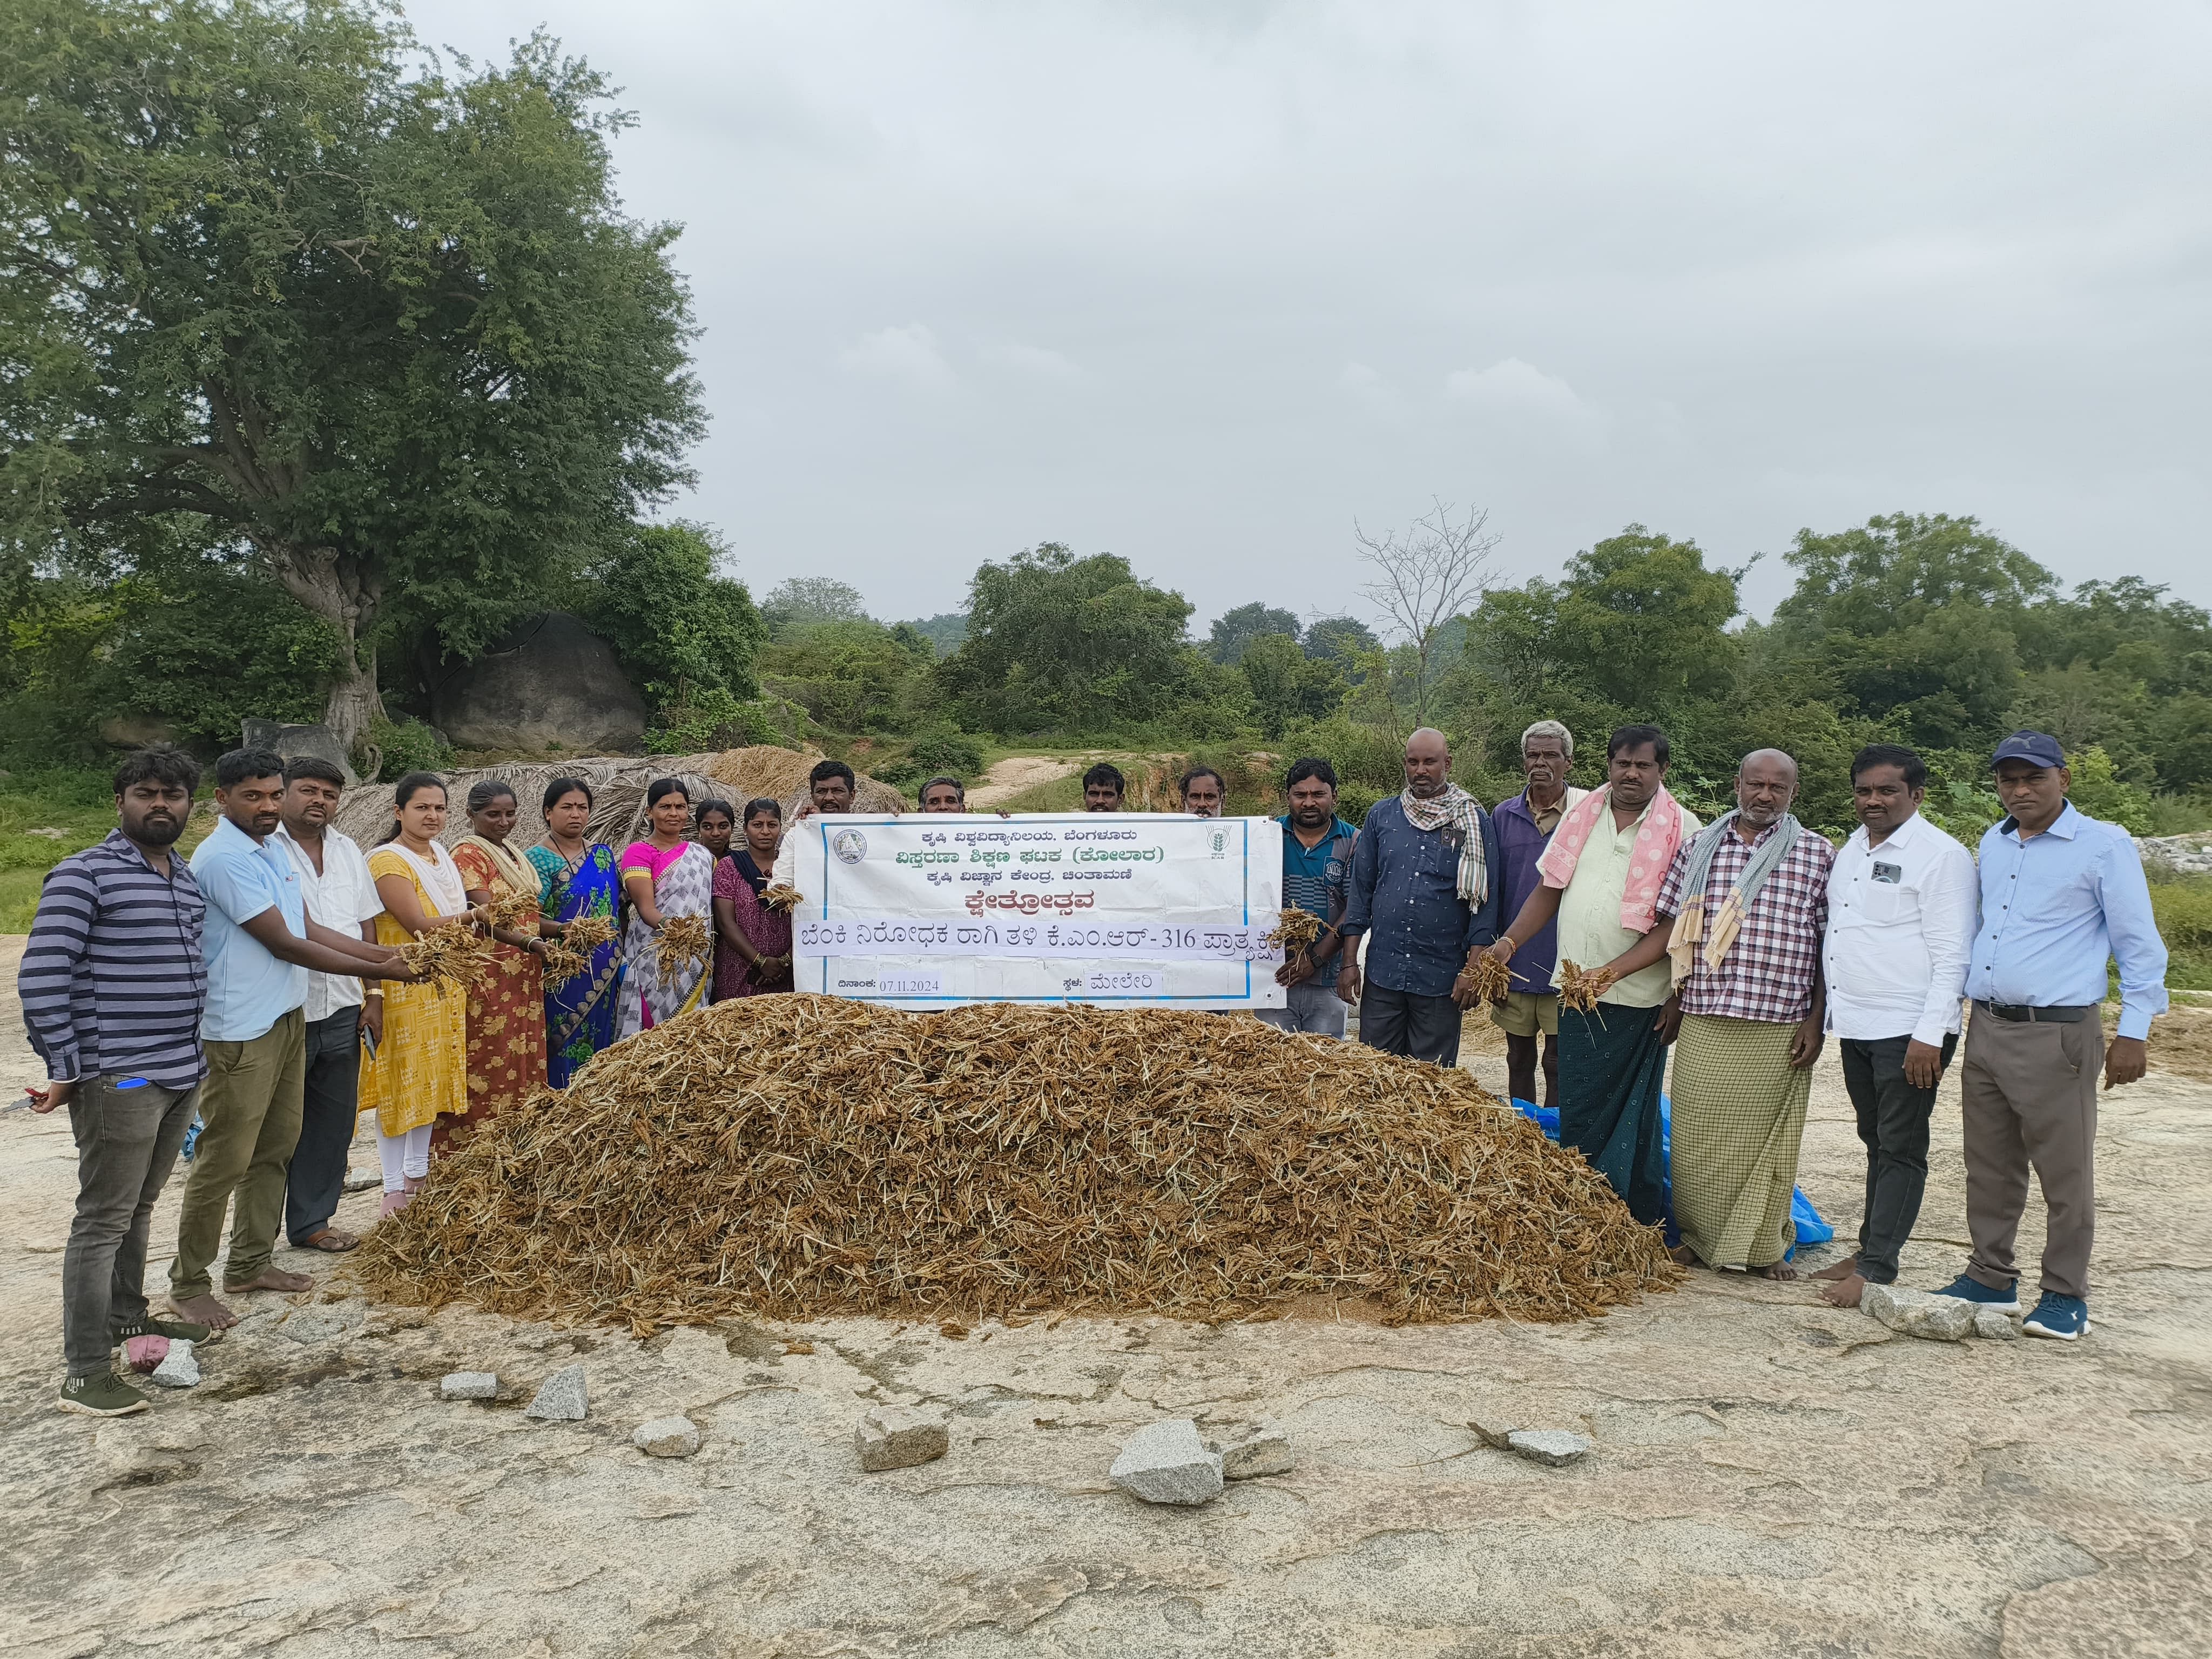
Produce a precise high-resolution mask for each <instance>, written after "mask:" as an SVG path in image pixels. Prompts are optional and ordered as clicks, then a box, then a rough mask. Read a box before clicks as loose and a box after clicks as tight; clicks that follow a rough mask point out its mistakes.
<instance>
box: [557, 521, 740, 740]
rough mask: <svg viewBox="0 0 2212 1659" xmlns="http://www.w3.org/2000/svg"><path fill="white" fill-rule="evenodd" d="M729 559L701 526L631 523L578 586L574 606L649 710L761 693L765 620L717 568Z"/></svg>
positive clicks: (737, 583)
mask: <svg viewBox="0 0 2212 1659" xmlns="http://www.w3.org/2000/svg"><path fill="white" fill-rule="evenodd" d="M725 558H726V553H725V551H724V550H723V549H722V547H721V546H720V544H719V542H718V541H717V539H716V538H715V537H714V532H711V531H709V530H708V529H706V528H705V527H704V526H700V525H696V524H683V523H679V524H672V525H633V526H629V528H627V529H626V530H624V531H623V532H622V533H621V534H619V535H618V536H617V537H615V538H614V539H613V540H612V541H611V543H610V544H608V545H607V546H606V547H605V548H604V549H603V550H601V551H600V552H599V554H598V555H597V556H595V557H594V558H592V561H591V562H589V563H588V564H587V565H586V567H585V568H584V571H583V573H582V580H580V582H578V583H577V584H576V586H575V590H574V592H575V597H574V599H573V600H572V601H571V608H572V609H574V611H575V612H576V613H577V614H578V615H579V616H580V617H582V618H583V619H584V620H585V621H586V623H590V624H591V626H592V630H593V631H594V632H596V633H597V634H599V635H600V636H601V637H602V638H604V639H605V641H607V643H608V644H610V645H611V646H612V647H614V648H615V654H616V655H617V657H619V658H621V659H622V664H623V669H624V670H625V671H628V673H629V676H630V678H632V679H634V680H635V681H637V682H638V684H639V687H640V689H641V690H643V691H644V693H645V695H646V697H647V701H648V702H652V703H653V705H654V706H655V707H656V708H669V707H671V706H673V705H674V704H676V703H678V702H682V701H684V700H686V699H696V697H697V696H699V694H701V693H702V692H705V691H708V690H715V691H723V692H726V693H728V694H729V696H731V697H732V698H736V699H738V700H740V701H742V700H744V699H745V698H749V697H756V696H759V695H760V684H759V682H758V680H757V678H755V676H754V672H753V666H754V659H755V658H756V656H757V654H758V653H759V651H760V648H761V646H762V645H763V642H764V641H766V640H767V638H768V627H767V624H766V623H763V621H762V620H761V615H760V612H759V611H757V610H756V609H755V608H754V606H753V600H752V595H751V594H750V593H749V592H746V590H745V585H744V583H743V582H741V581H737V580H732V578H730V577H727V576H723V575H720V574H717V567H718V566H720V564H721V562H723V560H724V559H725Z"/></svg>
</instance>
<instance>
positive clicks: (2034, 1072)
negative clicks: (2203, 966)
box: [1942, 732, 2166, 1342]
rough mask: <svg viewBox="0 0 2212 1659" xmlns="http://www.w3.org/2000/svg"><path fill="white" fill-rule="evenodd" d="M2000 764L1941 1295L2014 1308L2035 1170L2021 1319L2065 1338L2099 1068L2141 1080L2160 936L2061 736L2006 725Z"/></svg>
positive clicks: (2076, 1306)
mask: <svg viewBox="0 0 2212 1659" xmlns="http://www.w3.org/2000/svg"><path fill="white" fill-rule="evenodd" d="M1994 766H1995V769H1996V787H1997V799H1999V800H2000V801H2002V803H2003V805H2004V809H2005V811H2006V813H2007V814H2008V816H2007V817H2006V818H2005V819H2004V821H2003V822H2002V823H1997V824H1995V825H1993V826H1991V828H1990V830H1989V832H1988V833H1987V834H1986V835H1984V836H1983V837H1982V849H1981V900H1982V902H1981V925H1980V927H1979V929H1978V932H1977V933H1976V934H1975V936H1974V948H1973V954H1972V957H1970V958H1969V960H1968V962H1967V965H1966V995H1967V997H1968V998H1969V999H1970V1000H1972V1003H1973V1006H1974V1012H1973V1018H1972V1020H1971V1021H1970V1022H1969V1024H1968V1025H1967V1028H1966V1064H1965V1066H1963V1067H1962V1068H1961V1070H1960V1088H1961V1091H1962V1094H1961V1101H1960V1104H1961V1108H1962V1111H1963V1114H1964V1117H1965V1129H1966V1133H1965V1152H1966V1231H1967V1232H1968V1234H1969V1236H1970V1237H1972V1240H1973V1246H1974V1249H1973V1255H1972V1256H1971V1257H1969V1258H1968V1260H1967V1263H1966V1272H1965V1273H1962V1274H1960V1276H1959V1278H1958V1279H1955V1280H1954V1281H1953V1282H1952V1283H1951V1284H1950V1285H1948V1286H1947V1287H1946V1288H1945V1290H1944V1291H1943V1292H1942V1294H1944V1295H1946V1296H1955V1297H1962V1298H1964V1299H1965V1300H1966V1301H1969V1302H1972V1303H1974V1304H1977V1305H1978V1306H1980V1307H1986V1308H1995V1309H1997V1310H2002V1311H2004V1312H2008V1313H2012V1312H2017V1311H2018V1310H2019V1308H2020V1293H2019V1289H2018V1285H2019V1282H2020V1281H2019V1276H2018V1274H2017V1273H2016V1271H2015V1267H2014V1265H2013V1240H2014V1237H2015V1235H2016V1234H2017V1233H2018V1232H2019V1230H2020V1218H2021V1211H2022V1210H2024V1209H2025V1208H2026V1207H2027V1176H2028V1170H2030V1169H2031V1168H2033V1170H2034V1171H2035V1176H2036V1179H2037V1180H2038V1181H2039V1182H2040V1183H2041V1185H2042V1188H2043V1202H2044V1207H2045V1211H2046V1212H2047V1215H2046V1227H2045V1242H2044V1247H2043V1280H2042V1285H2043V1295H2042V1297H2041V1299H2040V1300H2039V1301H2038V1302H2037V1303H2036V1304H2035V1309H2034V1311H2033V1312H2032V1313H2030V1314H2029V1315H2028V1316H2027V1320H2026V1321H2025V1322H2024V1325H2023V1328H2024V1329H2025V1330H2026V1331H2027V1334H2029V1335H2031V1336H2050V1337H2057V1339H2059V1340H2061V1341H2066V1342H2070V1341H2072V1340H2074V1339H2075V1337H2077V1336H2080V1335H2081V1334H2084V1333H2085V1332H2087V1330H2088V1328H2089V1304H2088V1297H2089V1244H2090V1240H2091V1237H2092V1236H2093V1233H2094V1231H2095V1227H2096V1186H2095V1180H2094V1173H2095V1171H2094V1157H2095V1146H2096V1139H2097V1073H2098V1069H2099V1066H2100V1063H2101V1065H2102V1066H2103V1070H2104V1074H2105V1086H2106V1088H2107V1089H2112V1088H2117V1087H2118V1086H2119V1085H2121V1084H2124V1083H2133V1082H2135V1081H2136V1079H2138V1078H2140V1077H2142V1074H2143V1050H2144V1043H2145V1041H2146V1040H2147V1039H2148V1037H2149V1036H2150V1022H2151V1017H2152V1016H2153V1015H2154V1014H2162V1013H2164V1012H2166V945H2165V944H2164V943H2163V942H2162V941H2161V940H2160V939H2159V936H2158V928H2157V926H2156V924H2155V922H2154V921H2153V918H2152V915H2151V908H2150V889H2149V887H2148V884H2146V883H2145V882H2144V880H2143V872H2142V857H2141V855H2140V854H2137V853H2136V846H2135V842H2134V841H2133V840H2131V839H2130V836H2129V835H2128V832H2127V831H2126V830H2125V829H2122V828H2121V827H2120V826H2119V825H2118V824H2116V823H2102V822H2100V820H2098V819H2096V818H2092V817H2084V816H2083V815H2082V814H2081V813H2080V812H2078V811H2075V808H2074V806H2073V805H2072V803H2071V802H2069V800H2068V799H2066V792H2067V791H2068V790H2069V789H2070V788H2072V787H2073V784H2074V775H2073V774H2072V773H2071V772H2069V771H2068V770H2067V769H2066V755H2065V751H2064V750H2062V749H2060V748H2059V746H2058V743H2057V739H2056V738H2051V737H2049V736H2047V735H2045V733H2043V732H2014V733H2013V734H2012V735H2011V736H2010V737H2008V738H2006V739H2005V740H2004V741H2003V742H2002V743H2001V744H1998V745H1997V752H1996V758H1995V761H1994ZM2107 958H2110V959H2112V960H2114V961H2117V962H2118V963H2119V967H2120V1024H2119V1031H2118V1035H2117V1036H2114V1037H2113V1039H2112V1048H2111V1049H2110V1051H2109V1052H2108V1051H2107V1050H2106V1047H2105V1036H2104V1028H2103V1026H2102V1025H2101V1024H2100V1023H2099V1021H2098V1017H2097V1011H2098V1007H2099V1005H2100V1004H2101V1003H2102V1002H2103V1001H2104V1000H2105V963H2106V959H2107Z"/></svg>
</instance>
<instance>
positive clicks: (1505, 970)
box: [1459, 951, 1513, 1003]
mask: <svg viewBox="0 0 2212 1659" xmlns="http://www.w3.org/2000/svg"><path fill="white" fill-rule="evenodd" d="M1459 984H1460V985H1461V986H1462V987H1465V988H1466V990H1467V991H1468V994H1470V995H1471V996H1472V997H1473V999H1474V1000H1475V1001H1477V1002H1492V1003H1495V1002H1503V1001H1504V1000H1505V999H1506V998H1507V997H1508V996H1509V995H1510V994H1512V990H1513V970H1512V969H1510V968H1509V967H1507V966H1506V965H1505V964H1504V963H1502V962H1500V961H1499V960H1498V958H1497V957H1493V956H1492V955H1491V954H1490V953H1489V952H1488V951H1484V952H1482V953H1481V954H1480V955H1479V956H1477V957H1475V958H1474V961H1473V962H1471V963H1468V965H1467V966H1466V967H1464V968H1462V969H1460V970H1459Z"/></svg>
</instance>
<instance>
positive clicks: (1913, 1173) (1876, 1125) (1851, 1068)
mask: <svg viewBox="0 0 2212 1659" xmlns="http://www.w3.org/2000/svg"><path fill="white" fill-rule="evenodd" d="M1908 1042H1911V1038H1910V1037H1902V1036H1894V1037H1880V1038H1876V1039H1875V1040H1873V1041H1871V1042H1861V1041H1859V1040H1858V1039H1857V1038H1856V1037H1845V1038H1844V1040H1843V1042H1842V1043H1841V1045H1840V1046H1841V1048H1842V1049H1843V1059H1844V1088H1845V1089H1847V1090H1849V1091H1850V1097H1851V1109H1852V1110H1853V1111H1854V1112H1855V1113H1856V1114H1857V1116H1858V1129H1859V1139H1860V1141H1861V1142H1862V1143H1863V1145H1864V1146H1865V1147H1866V1154H1867V1176H1866V1210H1865V1212H1864V1213H1863V1215H1862V1216H1861V1217H1860V1218H1859V1251H1858V1255H1859V1277H1860V1278H1862V1279H1865V1280H1866V1281H1867V1283H1868V1284H1869V1285H1893V1284H1895V1283H1896V1282H1897V1258H1898V1255H1899V1252H1901V1251H1902V1250H1903V1249H1905V1240H1906V1239H1907V1238H1910V1237H1911V1236H1912V1224H1913V1223H1914V1222H1916V1221H1917V1220H1919V1218H1920V1200H1921V1198H1922V1196H1923V1194H1925V1193H1926V1192H1927V1190H1928V1118H1929V1114H1930V1113H1931V1112H1933V1111H1934V1110H1935V1109H1936V1091H1935V1090H1933V1089H1916V1088H1914V1087H1913V1086H1912V1085H1911V1084H1909V1083H1907V1082H1906V1081H1905V1044H1906V1043H1908ZM1958 1046H1959V1037H1958V1034H1957V1033H1956V1032H1953V1033H1951V1034H1950V1035H1948V1036H1946V1037H1945V1038H1944V1039H1943V1064H1944V1065H1945V1066H1949V1065H1950V1063H1951V1053H1952V1050H1954V1048H1957V1047H1958ZM1937 1080H1938V1081H1939V1082H1940V1081H1941V1079H1940V1077H1939V1078H1938V1079H1937Z"/></svg>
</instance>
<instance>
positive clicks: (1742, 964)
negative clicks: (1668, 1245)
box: [1607, 749, 1836, 1279]
mask: <svg viewBox="0 0 2212 1659" xmlns="http://www.w3.org/2000/svg"><path fill="white" fill-rule="evenodd" d="M1796 798H1797V763H1796V761H1794V760H1792V759H1790V757H1789V756H1787V755H1785V754H1784V753H1783V752H1782V751H1781V750H1778V749H1759V750H1753V752H1752V753H1750V754H1748V755H1746V756H1745V757H1743V762H1742V763H1741V765H1740V766H1738V767H1737V769H1736V775H1735V799H1736V807H1735V811H1733V812H1729V813H1728V814H1726V815H1725V816H1724V817H1722V818H1721V820H1720V821H1719V822H1718V823H1715V824H1714V825H1713V826H1712V827H1711V829H1706V830H1704V831H1702V832H1701V833H1700V834H1699V835H1698V836H1695V837H1694V838H1693V839H1692V840H1689V841H1686V842H1684V843H1683V844H1682V848H1681V850H1680V851H1679V852H1677V853H1676V854H1674V864H1673V865H1672V866H1670V867H1669V868H1668V872H1667V879H1666V880H1665V881H1663V882H1662V883H1661V884H1659V898H1658V911H1659V916H1658V925H1657V926H1656V927H1653V928H1652V930H1651V931H1650V933H1647V934H1646V935H1644V940H1643V942H1642V943H1641V944H1639V945H1637V946H1636V947H1635V948H1634V949H1633V950H1632V951H1627V952H1626V953H1625V954H1624V955H1622V956H1621V957H1619V958H1617V959H1616V960H1615V961H1613V962H1612V963H1607V969H1608V970H1611V971H1617V972H1621V973H1627V972H1631V971H1633V970H1634V969H1640V968H1643V967H1644V966H1647V965H1648V964H1650V963H1655V962H1656V961H1658V960H1659V959H1660V957H1662V956H1668V957H1672V958H1673V959H1674V991H1675V995H1676V996H1677V998H1678V999H1679V1000H1680V1005H1681V1015H1680V1019H1681V1041H1680V1044H1679V1045H1678V1046H1677V1047H1676V1048H1675V1050H1674V1220H1675V1224H1676V1225H1678V1226H1680V1228H1681V1230H1682V1244H1683V1249H1681V1250H1680V1251H1678V1252H1677V1253H1676V1255H1677V1259H1679V1260H1681V1261H1700V1262H1703V1263H1704V1264H1705V1265H1706V1266H1707V1267H1719V1268H1724V1269H1730V1270H1738V1271H1744V1270H1747V1271H1749V1272H1752V1273H1759V1274H1760V1275H1762V1276H1763V1277H1765V1278H1767V1279H1795V1278H1796V1276H1797V1270H1796V1268H1795V1267H1791V1266H1790V1264H1789V1263H1788V1262H1786V1261H1784V1260H1783V1255H1784V1253H1785V1252H1786V1251H1787V1250H1788V1249H1789V1248H1790V1244H1791V1243H1792V1242H1793V1235H1792V1233H1791V1231H1790V1193H1791V1191H1792V1190H1793V1189H1794V1188H1796V1184H1797V1147H1798V1143H1799V1141H1800V1140H1801V1139H1803V1136H1804V1133H1805V1105H1806V1102H1807V1100H1808V1098H1809V1097H1811V1095H1812V1092H1813V1069H1812V1068H1813V1062H1814V1060H1818V1059H1819V1058H1820V1042H1821V1029H1820V1028H1821V1024H1822V1017H1823V1013H1824V1010H1823V1007H1822V1002H1823V996H1824V987H1822V984H1821V980H1820V940H1821V936H1822V934H1823V933H1826V930H1827V926H1828V875H1829V872H1830V871H1831V870H1832V868H1833V866H1834V865H1835V862H1836V849H1835V848H1832V847H1831V846H1829V845H1828V843H1827V842H1826V840H1825V839H1824V838H1822V837H1821V836H1818V835H1815V834H1814V833H1813V832H1811V831H1809V830H1808V829H1805V827H1804V826H1803V825H1802V824H1801V823H1798V822H1797V820H1796V817H1794V816H1792V815H1791V813H1790V803H1791V802H1792V801H1794V800H1795V799H1796Z"/></svg>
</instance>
